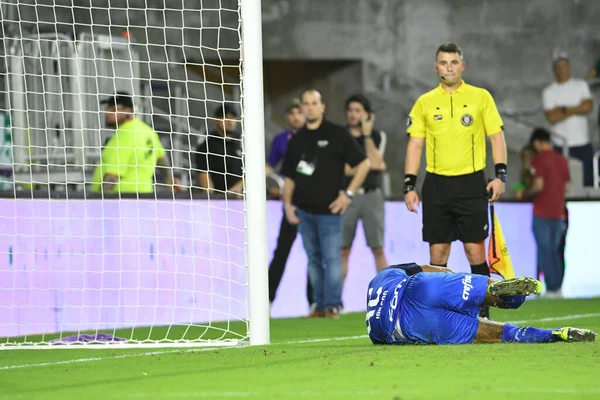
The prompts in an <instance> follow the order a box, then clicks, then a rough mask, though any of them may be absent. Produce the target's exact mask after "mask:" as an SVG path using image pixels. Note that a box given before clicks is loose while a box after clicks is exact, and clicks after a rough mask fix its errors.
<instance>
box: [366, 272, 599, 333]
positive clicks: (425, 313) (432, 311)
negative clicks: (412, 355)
mask: <svg viewBox="0 0 600 400" xmlns="http://www.w3.org/2000/svg"><path fill="white" fill-rule="evenodd" d="M541 290H542V284H541V282H539V281H538V280H536V279H533V278H527V277H525V278H514V279H508V280H503V281H496V280H494V279H491V278H488V277H487V276H483V275H475V274H467V273H454V272H452V271H451V270H450V269H448V268H445V267H436V266H431V265H417V264H415V263H408V264H399V265H393V266H390V267H388V268H386V269H384V270H382V271H381V272H380V273H379V274H377V275H376V276H375V278H373V280H372V281H371V282H370V283H369V287H368V289H367V315H366V326H367V332H368V334H369V338H370V339H371V342H373V343H374V344H440V345H441V344H469V343H513V342H514V343H551V342H593V341H594V340H595V338H596V333H595V332H593V331H591V330H589V329H582V328H572V327H561V328H556V329H538V328H534V327H532V326H517V325H514V324H510V323H499V322H494V321H490V320H488V319H485V318H478V313H479V310H480V308H481V306H482V305H487V306H493V307H498V308H512V309H516V308H519V307H520V306H521V305H522V304H523V303H524V302H525V297H526V296H528V295H532V294H538V293H540V292H541Z"/></svg>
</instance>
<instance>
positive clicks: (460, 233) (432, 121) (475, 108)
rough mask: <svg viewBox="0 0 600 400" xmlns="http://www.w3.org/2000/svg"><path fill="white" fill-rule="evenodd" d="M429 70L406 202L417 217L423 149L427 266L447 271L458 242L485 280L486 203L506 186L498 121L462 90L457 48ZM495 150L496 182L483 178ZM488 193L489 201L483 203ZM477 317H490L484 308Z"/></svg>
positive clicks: (489, 101)
mask: <svg viewBox="0 0 600 400" xmlns="http://www.w3.org/2000/svg"><path fill="white" fill-rule="evenodd" d="M434 69H435V71H436V72H437V74H438V76H439V78H440V85H439V86H438V87H437V88H435V89H433V90H431V91H429V92H427V93H425V94H423V95H422V96H421V97H419V99H418V100H417V102H416V103H415V105H414V106H413V109H412V110H411V112H410V115H409V117H408V120H407V133H408V135H409V136H410V139H409V141H408V147H407V149H406V164H405V176H404V201H405V203H406V207H407V208H408V210H409V211H412V212H417V206H418V204H419V196H418V195H417V192H416V191H415V186H416V184H417V173H418V171H419V163H420V159H421V154H422V152H423V147H424V146H425V142H427V150H426V157H425V159H426V162H427V167H426V171H427V174H426V176H425V181H424V182H423V188H422V195H423V240H424V241H425V242H428V243H429V256H430V264H432V265H437V266H443V267H445V266H446V264H447V262H448V256H449V255H450V244H451V243H452V242H453V241H455V240H460V241H461V242H463V244H464V248H465V254H466V256H467V259H468V260H469V263H470V264H471V272H472V273H474V274H480V275H487V276H489V275H490V272H489V268H488V265H487V263H486V259H485V246H484V240H485V239H486V238H487V236H488V201H490V202H494V201H496V200H498V198H499V197H500V195H501V194H502V193H504V186H505V183H506V180H507V170H506V142H505V141H504V132H503V131H502V129H503V125H502V119H501V118H500V114H499V113H498V109H497V108H496V104H495V102H494V99H493V98H492V96H491V95H490V93H489V92H488V91H487V90H485V89H482V88H478V87H475V86H471V85H469V84H467V83H465V82H464V81H463V80H462V79H461V78H462V73H463V71H464V69H465V62H464V61H463V54H462V50H461V49H460V47H458V46H457V45H456V44H454V43H447V44H443V45H441V46H440V47H439V48H438V49H437V52H436V62H435V65H434ZM486 136H488V137H489V139H490V142H491V144H492V153H493V154H492V156H493V159H494V163H495V169H496V174H495V178H494V179H493V180H492V181H490V182H489V183H487V185H486V177H485V174H484V171H483V170H484V168H485V165H486V159H485V158H486V143H485V137H486ZM488 193H489V198H488ZM480 317H484V318H489V308H488V309H482V310H481V312H480Z"/></svg>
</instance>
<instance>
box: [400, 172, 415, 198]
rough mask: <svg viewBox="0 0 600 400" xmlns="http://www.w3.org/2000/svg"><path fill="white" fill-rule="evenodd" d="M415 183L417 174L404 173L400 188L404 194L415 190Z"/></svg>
mask: <svg viewBox="0 0 600 400" xmlns="http://www.w3.org/2000/svg"><path fill="white" fill-rule="evenodd" d="M416 185H417V176H416V175H412V174H406V175H404V187H403V188H402V191H403V192H404V194H406V193H408V192H412V191H413V190H415V186H416Z"/></svg>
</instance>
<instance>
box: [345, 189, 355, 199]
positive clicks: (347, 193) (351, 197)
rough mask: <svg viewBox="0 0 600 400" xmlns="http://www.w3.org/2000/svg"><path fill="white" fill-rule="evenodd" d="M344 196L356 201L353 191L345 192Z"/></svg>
mask: <svg viewBox="0 0 600 400" xmlns="http://www.w3.org/2000/svg"><path fill="white" fill-rule="evenodd" d="M344 194H345V195H346V197H347V198H349V199H350V200H352V199H354V193H353V192H352V190H346V191H345V192H344Z"/></svg>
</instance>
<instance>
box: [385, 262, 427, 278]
mask: <svg viewBox="0 0 600 400" xmlns="http://www.w3.org/2000/svg"><path fill="white" fill-rule="evenodd" d="M389 268H398V269H401V270H404V272H406V275H408V276H413V275H415V274H418V273H419V272H423V268H421V266H420V265H418V264H415V263H408V264H397V265H391V266H390V267H389Z"/></svg>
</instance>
